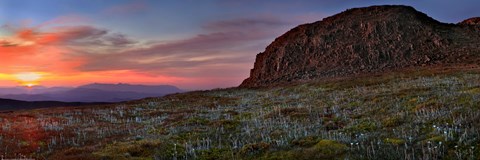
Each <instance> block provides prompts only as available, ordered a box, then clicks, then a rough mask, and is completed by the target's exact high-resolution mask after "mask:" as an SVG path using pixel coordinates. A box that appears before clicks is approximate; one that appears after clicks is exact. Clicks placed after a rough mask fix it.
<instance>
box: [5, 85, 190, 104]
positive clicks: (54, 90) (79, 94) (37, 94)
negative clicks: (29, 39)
mask: <svg viewBox="0 0 480 160" xmlns="http://www.w3.org/2000/svg"><path fill="white" fill-rule="evenodd" d="M180 92H183V91H182V90H180V89H178V88H177V87H175V86H171V85H131V84H122V83H119V84H100V83H93V84H88V85H83V86H79V87H76V88H69V87H51V88H48V87H42V86H36V87H32V88H25V87H11V88H0V98H4V99H13V100H20V101H61V102H121V101H129V100H135V99H141V98H146V97H159V96H164V95H167V94H172V93H180Z"/></svg>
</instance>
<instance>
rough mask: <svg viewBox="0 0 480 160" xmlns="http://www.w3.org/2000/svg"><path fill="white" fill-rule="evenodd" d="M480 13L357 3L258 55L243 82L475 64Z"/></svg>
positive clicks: (290, 33) (479, 48) (250, 84)
mask: <svg viewBox="0 0 480 160" xmlns="http://www.w3.org/2000/svg"><path fill="white" fill-rule="evenodd" d="M479 22H480V19H479V18H471V19H467V20H465V21H463V22H460V23H458V24H447V23H442V22H439V21H437V20H435V19H433V18H431V17H429V16H427V15H426V14H424V13H421V12H419V11H417V10H415V9H414V8H413V7H409V6H399V5H389V6H372V7H366V8H354V9H349V10H346V11H344V12H342V13H340V14H337V15H334V16H331V17H328V18H325V19H323V20H322V21H318V22H314V23H310V24H304V25H300V26H298V27H296V28H293V29H292V30H290V31H288V32H287V33H285V34H284V35H282V36H280V37H278V38H277V39H275V41H274V42H273V43H272V44H270V45H269V46H268V47H267V48H266V50H265V51H264V52H262V53H260V54H258V55H257V57H256V61H255V65H254V68H253V69H252V70H251V74H250V77H249V78H247V79H246V80H244V81H243V83H242V84H241V85H240V87H260V86H269V85H275V84H281V83H286V82H290V81H298V80H309V79H316V78H325V77H341V76H351V75H358V74H364V73H380V72H386V71H391V70H399V69H404V68H412V67H421V66H427V67H428V66H443V65H458V64H476V63H477V62H478V60H479V57H480V56H479V54H480V25H478V24H479Z"/></svg>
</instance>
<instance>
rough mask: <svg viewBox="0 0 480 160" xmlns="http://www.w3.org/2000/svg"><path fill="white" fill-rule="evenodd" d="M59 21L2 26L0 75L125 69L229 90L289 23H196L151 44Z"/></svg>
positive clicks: (242, 20)
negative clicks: (193, 30) (176, 36)
mask: <svg viewBox="0 0 480 160" xmlns="http://www.w3.org/2000/svg"><path fill="white" fill-rule="evenodd" d="M63 19H68V18H65V17H63ZM55 21H57V22H59V23H52V22H55ZM64 22H65V21H63V20H61V21H58V20H52V21H49V22H48V23H44V24H42V25H41V26H40V27H37V28H15V27H12V26H4V27H2V29H0V30H3V32H8V34H9V36H3V37H0V45H1V46H0V52H1V53H2V59H1V60H0V63H2V64H4V65H5V66H8V67H3V68H0V73H9V74H13V73H17V72H20V71H22V72H24V71H28V70H30V71H35V72H42V73H49V74H52V75H55V76H54V77H61V76H68V75H72V74H85V73H100V72H102V73H105V72H108V71H128V72H129V73H135V74H139V75H142V76H143V77H144V78H145V77H150V78H152V77H159V76H160V77H169V78H174V79H182V80H183V81H184V82H185V81H190V83H192V84H176V85H180V86H181V85H184V86H186V87H187V88H189V87H192V88H194V87H195V85H197V86H198V85H206V86H208V87H214V86H211V85H210V84H208V83H211V80H213V79H214V80H215V81H223V83H224V84H223V85H220V86H232V85H237V84H238V83H240V81H241V80H242V79H243V78H245V77H247V76H248V73H249V70H248V68H251V66H252V63H253V61H254V57H255V55H256V54H257V53H258V52H259V48H264V47H266V45H267V43H268V42H269V41H271V39H273V38H274V37H276V36H278V34H279V33H281V32H284V31H285V30H287V29H288V28H290V27H291V26H292V25H294V22H287V21H283V20H280V19H278V18H273V17H257V18H238V19H230V20H218V21H211V22H207V23H205V24H202V25H201V26H200V27H201V28H202V32H203V33H199V34H196V35H192V36H191V37H187V38H185V39H180V40H173V41H159V42H151V41H142V40H136V39H133V38H130V37H129V36H127V35H125V34H122V33H119V32H115V31H112V30H109V29H104V28H99V27H95V26H93V25H61V24H62V23H64ZM45 24H48V25H45ZM25 62H28V63H25ZM202 82H203V83H207V84H199V83H202ZM232 82H233V83H232ZM187 83H188V82H187ZM220 83H222V82H220ZM217 84H218V83H217Z"/></svg>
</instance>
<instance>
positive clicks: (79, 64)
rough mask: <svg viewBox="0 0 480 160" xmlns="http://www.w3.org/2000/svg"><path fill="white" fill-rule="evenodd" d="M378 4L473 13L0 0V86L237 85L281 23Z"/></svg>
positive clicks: (273, 2) (329, 5)
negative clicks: (19, 77)
mask: <svg viewBox="0 0 480 160" xmlns="http://www.w3.org/2000/svg"><path fill="white" fill-rule="evenodd" d="M381 4H404V5H412V6H414V7H415V8H417V9H418V10H420V11H422V12H425V13H427V14H428V15H431V16H432V17H433V18H436V19H439V20H441V21H447V22H457V21H460V20H462V19H465V18H468V17H471V16H472V15H477V16H478V15H480V10H477V9H476V7H475V6H476V4H479V2H477V1H473V0H466V1H465V3H457V2H451V1H447V0H439V1H438V2H436V3H434V4H431V3H428V2H423V1H414V0H407V1H399V0H387V1H382V2H378V1H373V0H372V1H371V0H366V1H349V2H341V1H334V0H326V1H317V0H295V1H289V0H264V1H256V0H246V1H236V0H205V1H202V2H197V1H191V0H186V1H162V0H159V1H156V0H155V1H154V0H134V1H131V0H115V1H113V0H104V1H74V0H45V1H37V0H23V1H16V0H3V1H0V64H2V67H0V86H1V85H11V83H8V82H9V81H11V76H10V77H9V76H8V75H11V74H15V73H18V72H38V73H41V74H42V75H43V76H44V77H45V78H43V79H42V83H41V84H43V85H80V84H83V83H91V82H106V83H117V82H124V83H145V84H165V83H168V84H173V85H177V86H179V87H181V88H187V89H208V88H216V87H231V86H236V85H238V84H240V82H241V81H242V80H243V79H245V78H247V77H248V74H249V71H250V69H251V68H252V67H253V63H254V59H255V55H256V54H258V53H259V52H262V51H263V50H264V48H265V47H266V46H267V45H268V44H269V43H270V42H272V41H273V40H274V39H275V38H276V37H278V36H280V35H281V34H283V33H285V32H286V31H288V30H289V29H291V28H293V27H295V26H297V25H300V24H303V23H310V22H315V21H318V20H321V19H322V18H324V17H326V16H330V15H333V14H335V13H338V12H341V11H343V10H345V9H348V8H352V7H365V6H370V5H381Z"/></svg>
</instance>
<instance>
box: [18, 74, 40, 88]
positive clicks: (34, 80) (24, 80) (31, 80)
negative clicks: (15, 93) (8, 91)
mask: <svg viewBox="0 0 480 160" xmlns="http://www.w3.org/2000/svg"><path fill="white" fill-rule="evenodd" d="M15 78H16V79H17V80H19V81H20V83H21V84H22V85H24V86H27V87H33V86H35V85H37V84H38V80H40V79H41V78H42V74H40V73H35V72H23V73H18V74H15Z"/></svg>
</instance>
